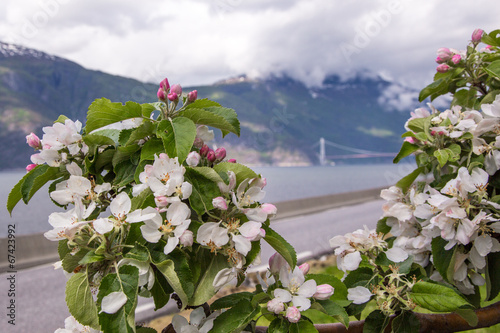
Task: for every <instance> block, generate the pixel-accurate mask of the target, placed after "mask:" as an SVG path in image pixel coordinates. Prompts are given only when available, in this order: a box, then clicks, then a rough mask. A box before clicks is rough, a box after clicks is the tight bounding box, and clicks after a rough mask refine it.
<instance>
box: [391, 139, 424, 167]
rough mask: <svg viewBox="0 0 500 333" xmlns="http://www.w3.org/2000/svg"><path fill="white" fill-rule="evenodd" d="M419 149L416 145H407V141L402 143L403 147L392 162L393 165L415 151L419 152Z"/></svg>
mask: <svg viewBox="0 0 500 333" xmlns="http://www.w3.org/2000/svg"><path fill="white" fill-rule="evenodd" d="M419 149H420V147H419V146H417V145H414V144H412V143H409V142H408V141H405V142H403V145H402V146H401V150H400V151H399V153H398V154H397V155H396V157H395V158H394V160H393V161H392V162H393V163H398V162H399V161H401V160H402V159H403V158H405V157H407V156H409V155H411V154H413V153H414V152H416V151H417V150H419Z"/></svg>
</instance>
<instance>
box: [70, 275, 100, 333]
mask: <svg viewBox="0 0 500 333" xmlns="http://www.w3.org/2000/svg"><path fill="white" fill-rule="evenodd" d="M66 304H67V305H68V309H69V312H70V313H71V315H72V316H73V317H75V319H76V320H78V321H79V322H80V323H81V324H82V325H86V326H90V327H92V328H94V329H99V328H100V326H99V319H98V317H97V306H96V304H95V303H94V299H93V297H92V293H91V291H90V286H89V280H88V276H87V271H84V272H79V273H76V274H73V275H72V276H71V277H70V279H69V280H68V282H67V283H66Z"/></svg>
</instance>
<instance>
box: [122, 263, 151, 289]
mask: <svg viewBox="0 0 500 333" xmlns="http://www.w3.org/2000/svg"><path fill="white" fill-rule="evenodd" d="M123 265H130V266H135V267H137V268H138V269H139V287H141V286H146V288H147V289H148V290H151V288H152V287H153V285H154V283H155V275H154V272H153V269H152V268H151V265H150V263H149V262H144V261H139V260H135V259H131V258H123V259H122V260H120V261H119V262H118V264H117V266H118V268H120V267H121V266H123Z"/></svg>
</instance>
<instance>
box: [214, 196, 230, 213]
mask: <svg viewBox="0 0 500 333" xmlns="http://www.w3.org/2000/svg"><path fill="white" fill-rule="evenodd" d="M212 205H213V206H214V208H217V209H220V210H227V202H226V199H224V198H223V197H217V198H213V199H212Z"/></svg>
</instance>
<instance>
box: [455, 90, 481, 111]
mask: <svg viewBox="0 0 500 333" xmlns="http://www.w3.org/2000/svg"><path fill="white" fill-rule="evenodd" d="M476 101H477V91H476V90H475V89H461V90H458V91H457V92H455V94H454V95H453V100H452V101H451V106H454V105H460V106H462V107H467V108H473V107H474V104H475V103H476Z"/></svg>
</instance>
